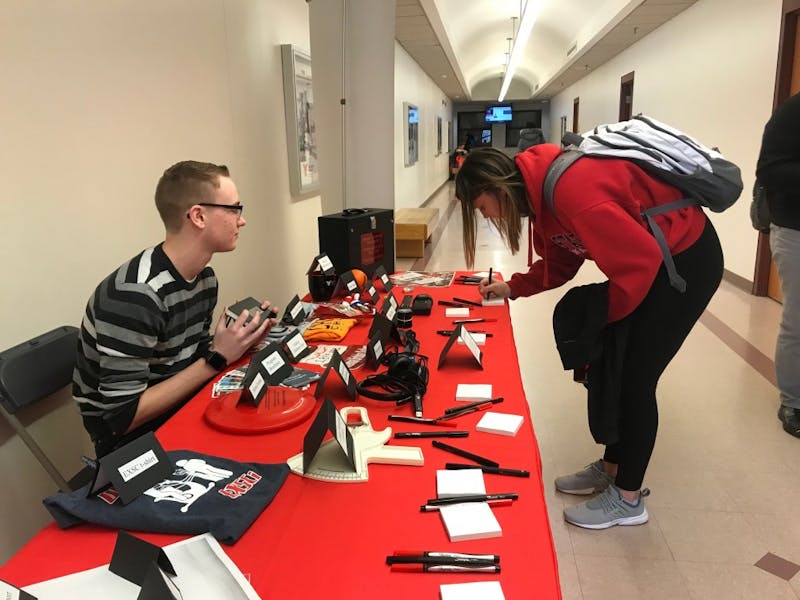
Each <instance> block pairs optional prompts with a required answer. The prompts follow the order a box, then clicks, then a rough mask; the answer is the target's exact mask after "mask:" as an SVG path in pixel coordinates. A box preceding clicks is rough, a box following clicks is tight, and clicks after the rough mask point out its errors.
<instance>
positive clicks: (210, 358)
mask: <svg viewBox="0 0 800 600" xmlns="http://www.w3.org/2000/svg"><path fill="white" fill-rule="evenodd" d="M205 358H206V362H207V363H208V364H209V365H211V366H212V367H213V368H215V369H216V370H217V371H221V370H222V369H224V368H225V367H227V366H228V361H227V360H225V357H224V356H222V354H220V353H219V352H209V353H208V354H206V357H205Z"/></svg>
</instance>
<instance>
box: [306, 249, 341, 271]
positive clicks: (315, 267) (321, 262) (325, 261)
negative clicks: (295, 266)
mask: <svg viewBox="0 0 800 600" xmlns="http://www.w3.org/2000/svg"><path fill="white" fill-rule="evenodd" d="M317 271H322V274H323V275H335V274H336V269H335V268H334V266H333V262H331V259H330V258H328V255H327V254H325V253H324V252H323V253H322V254H318V255H317V256H315V257H314V260H313V262H312V263H311V266H310V267H308V271H306V275H308V274H310V273H315V272H317Z"/></svg>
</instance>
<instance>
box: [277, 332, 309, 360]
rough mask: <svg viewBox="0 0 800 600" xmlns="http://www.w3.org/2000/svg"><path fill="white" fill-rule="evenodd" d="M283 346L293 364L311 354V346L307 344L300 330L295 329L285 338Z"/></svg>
mask: <svg viewBox="0 0 800 600" xmlns="http://www.w3.org/2000/svg"><path fill="white" fill-rule="evenodd" d="M283 346H284V348H286V354H287V356H288V357H289V360H291V361H292V362H293V363H296V362H297V361H298V360H300V359H301V358H303V357H304V356H306V355H307V354H309V353H310V352H311V346H309V345H308V344H307V343H306V340H305V338H304V337H303V334H302V333H300V330H299V329H295V330H294V331H293V332H292V333H290V334H289V335H287V336H286V337H285V338H283Z"/></svg>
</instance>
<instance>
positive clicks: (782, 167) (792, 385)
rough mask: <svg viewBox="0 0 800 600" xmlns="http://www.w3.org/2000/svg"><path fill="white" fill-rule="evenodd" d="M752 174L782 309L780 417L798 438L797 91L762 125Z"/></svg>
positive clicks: (777, 358)
mask: <svg viewBox="0 0 800 600" xmlns="http://www.w3.org/2000/svg"><path fill="white" fill-rule="evenodd" d="M756 177H757V178H758V180H759V182H760V183H761V184H762V185H763V186H764V187H765V188H766V190H767V202H768V205H769V210H770V215H771V219H770V220H771V225H770V233H769V244H770V249H771V250H772V258H773V260H774V261H775V265H776V267H777V269H778V276H779V278H780V281H781V292H782V295H783V309H782V312H781V325H780V331H779V332H778V339H777V342H776V344H775V373H776V376H777V381H778V390H779V392H780V402H781V404H780V407H779V408H778V418H779V419H780V421H781V423H782V424H783V429H784V430H785V431H786V432H787V433H789V434H791V435H793V436H795V437H800V94H796V95H794V96H792V97H791V98H789V99H788V100H786V101H785V102H783V104H781V105H780V106H779V107H778V108H777V109H776V110H775V112H774V114H773V115H772V117H771V118H770V120H769V121H768V122H767V124H766V126H765V127H764V135H763V137H762V140H761V152H760V154H759V156H758V163H757V165H756Z"/></svg>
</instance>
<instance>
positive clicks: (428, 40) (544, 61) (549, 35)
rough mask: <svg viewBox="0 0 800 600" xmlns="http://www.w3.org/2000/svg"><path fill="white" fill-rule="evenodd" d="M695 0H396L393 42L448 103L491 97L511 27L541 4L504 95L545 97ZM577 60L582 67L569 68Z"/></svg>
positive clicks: (505, 57) (502, 68)
mask: <svg viewBox="0 0 800 600" xmlns="http://www.w3.org/2000/svg"><path fill="white" fill-rule="evenodd" d="M694 2H696V0H396V6H397V8H396V38H397V40H398V42H399V43H400V44H401V45H403V47H404V48H405V49H406V50H407V51H408V52H409V54H411V56H412V57H413V58H414V59H415V60H416V61H417V62H418V63H419V64H420V66H421V67H422V68H423V70H425V71H426V72H427V73H428V75H429V76H430V77H431V78H432V79H433V80H434V81H436V82H437V84H439V87H441V88H442V90H443V91H444V92H445V93H446V94H447V95H448V96H449V97H450V98H451V99H453V100H457V101H463V100H469V99H473V97H474V99H476V100H477V99H479V98H480V99H487V98H486V96H487V95H494V97H495V98H496V97H497V94H498V93H499V90H500V83H501V82H502V77H503V74H504V71H505V64H506V61H507V53H508V51H509V41H508V38H510V37H512V28H513V29H514V30H516V29H518V28H519V21H520V20H519V17H520V15H521V13H522V11H523V10H527V8H528V6H527V3H537V4H540V5H541V7H540V11H539V15H538V18H537V20H536V22H535V23H534V26H533V30H532V32H531V36H530V39H529V41H528V44H527V45H526V47H525V52H524V53H523V55H522V58H521V60H520V64H519V66H518V67H517V70H516V72H515V75H514V79H513V81H512V85H511V87H510V91H509V93H508V94H507V96H506V98H507V99H508V100H522V99H529V98H533V99H545V98H549V97H550V96H552V95H554V94H555V93H557V92H558V90H559V89H560V88H562V87H565V86H566V85H569V84H571V83H573V82H574V81H576V80H577V79H579V78H580V77H581V76H583V74H585V71H586V70H587V68H588V69H593V68H596V67H597V66H599V65H600V64H602V63H603V62H605V61H607V60H609V59H610V58H612V57H613V56H615V55H616V54H617V53H619V52H621V51H622V50H624V49H625V48H627V47H628V46H630V45H632V44H633V43H635V42H636V41H638V40H639V39H641V38H642V37H644V36H645V35H647V33H649V32H650V31H652V30H654V29H655V28H656V27H658V26H659V25H661V24H662V23H665V22H666V21H668V20H669V19H671V18H672V17H673V16H675V15H676V14H678V13H679V12H681V11H682V10H684V9H686V8H688V7H689V6H690V5H692V4H694ZM532 6H533V5H532ZM512 17H517V18H516V20H512ZM426 27H427V30H426ZM578 61H580V62H578ZM576 63H577V64H580V65H581V67H582V68H581V70H577V69H570V67H571V66H572V65H573V64H576ZM584 65H588V67H585V66H584ZM581 71H582V72H581ZM498 82H500V83H498ZM493 88H496V91H495V92H492V91H491V90H492V89H493Z"/></svg>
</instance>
